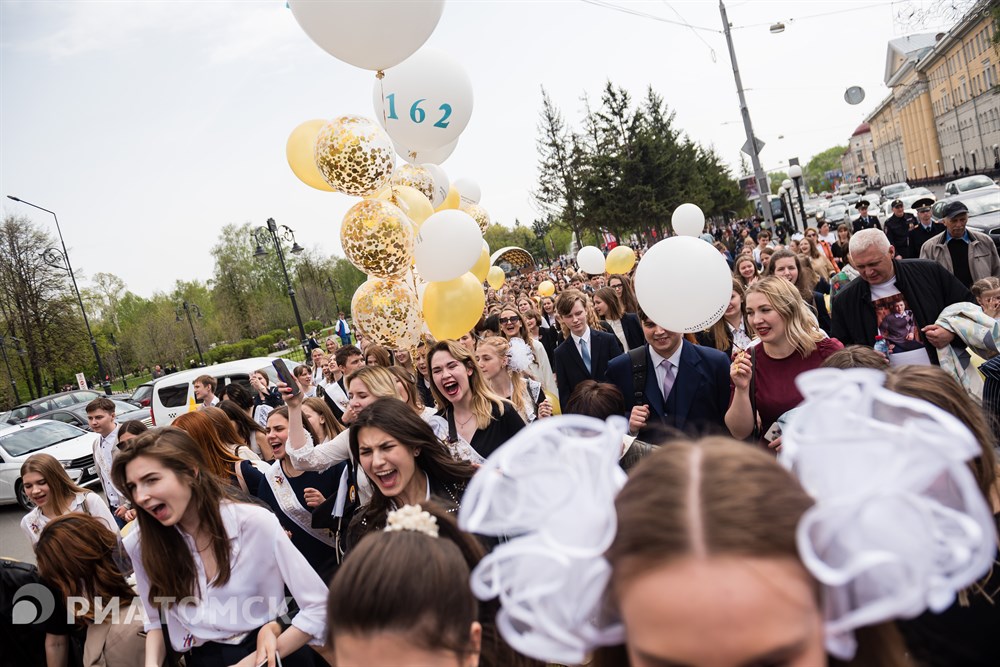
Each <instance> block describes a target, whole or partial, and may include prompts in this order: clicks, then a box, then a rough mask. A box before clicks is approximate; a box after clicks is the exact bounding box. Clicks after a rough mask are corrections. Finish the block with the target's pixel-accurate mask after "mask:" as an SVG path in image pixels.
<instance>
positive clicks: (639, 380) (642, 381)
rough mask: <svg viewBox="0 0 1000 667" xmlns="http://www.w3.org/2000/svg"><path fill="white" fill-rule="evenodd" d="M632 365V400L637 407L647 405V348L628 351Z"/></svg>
mask: <svg viewBox="0 0 1000 667" xmlns="http://www.w3.org/2000/svg"><path fill="white" fill-rule="evenodd" d="M628 358H629V361H630V362H631V363H632V392H633V394H632V398H633V401H634V402H635V404H636V405H645V404H646V346H645V345H642V346H640V347H637V348H635V349H633V350H629V351H628Z"/></svg>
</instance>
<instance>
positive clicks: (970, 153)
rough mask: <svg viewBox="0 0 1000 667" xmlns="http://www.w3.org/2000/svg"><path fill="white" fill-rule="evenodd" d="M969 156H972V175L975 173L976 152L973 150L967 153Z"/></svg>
mask: <svg viewBox="0 0 1000 667" xmlns="http://www.w3.org/2000/svg"><path fill="white" fill-rule="evenodd" d="M969 155H971V156H972V173H973V174H974V173H976V151H975V149H973V150H971V151H969Z"/></svg>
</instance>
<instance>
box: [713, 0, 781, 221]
mask: <svg viewBox="0 0 1000 667" xmlns="http://www.w3.org/2000/svg"><path fill="white" fill-rule="evenodd" d="M719 13H720V14H722V30H723V32H724V33H725V35H726V44H727V45H728V46H729V60H730V61H731V62H732V63H733V78H734V79H736V94H737V96H739V99H740V115H741V116H742V117H743V130H744V132H746V135H747V148H749V149H750V150H749V153H750V162H751V163H752V164H753V175H754V178H755V179H756V180H757V192H758V193H759V199H760V207H761V209H763V210H762V211H761V212H762V213H763V214H764V219H765V220H767V221H768V222H769V223H774V216H773V215H772V214H771V202H770V201H769V200H768V196H769V194H770V192H771V188H770V187H768V185H767V172H765V171H764V167H762V166H761V164H760V151H759V149H758V148H757V138H756V137H754V135H753V124H752V123H751V122H750V110H749V109H748V108H747V100H746V96H745V95H744V94H743V80H742V79H741V78H740V68H739V66H738V65H737V64H736V50H735V49H734V48H733V36H732V34H731V32H730V29H729V28H730V26H729V18H728V17H727V16H726V5H725V4H723V2H722V0H719ZM777 32H780V30H779V31H777Z"/></svg>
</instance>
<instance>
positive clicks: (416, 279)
mask: <svg viewBox="0 0 1000 667" xmlns="http://www.w3.org/2000/svg"><path fill="white" fill-rule="evenodd" d="M288 6H289V8H290V9H291V11H292V14H293V15H294V17H295V20H296V21H297V22H298V23H299V25H300V26H301V27H302V29H303V31H304V32H305V33H306V35H308V36H309V38H310V39H312V40H313V41H314V42H315V43H316V44H317V45H319V46H320V47H322V48H323V49H324V50H325V51H327V52H328V53H329V54H331V55H332V56H334V57H335V58H338V59H340V60H342V61H344V62H346V63H349V64H351V65H355V66H357V67H361V68H363V69H368V70H373V71H375V72H377V74H376V79H375V84H374V87H373V90H372V102H373V107H374V119H375V120H371V119H368V118H363V117H360V116H353V115H347V116H340V117H338V118H334V119H332V120H329V121H324V120H310V121H306V122H304V123H302V124H300V125H299V126H298V127H296V128H295V130H293V131H292V134H291V135H290V136H289V138H288V142H287V144H286V157H287V159H288V164H289V166H290V167H291V169H292V171H293V173H294V174H295V175H296V176H297V177H298V178H299V179H300V180H301V181H302V182H303V183H305V184H306V185H309V186H310V187H313V188H316V189H318V190H323V191H328V192H341V193H343V194H347V195H350V196H354V197H362V198H363V199H362V201H360V202H358V203H357V204H355V205H354V206H352V207H351V209H350V210H349V211H348V212H347V214H346V215H345V216H344V220H343V223H342V225H341V230H340V237H341V244H342V246H343V248H344V253H345V254H346V255H347V258H348V260H350V261H351V263H352V264H354V265H355V266H356V267H357V268H358V269H360V270H361V271H364V272H365V273H367V274H368V277H369V278H368V280H367V281H366V282H365V283H364V284H363V285H362V286H361V287H359V288H358V290H357V291H356V293H355V294H354V298H353V300H352V305H351V308H352V313H353V316H354V319H355V322H356V324H357V326H358V328H359V329H361V330H362V331H364V332H365V333H366V334H368V335H370V336H371V337H372V338H373V339H374V340H376V341H378V342H379V343H381V344H383V345H386V346H388V347H391V348H397V349H399V348H404V349H406V348H413V347H415V346H416V344H417V342H418V340H419V336H420V334H421V333H422V329H423V327H424V325H426V327H427V328H428V329H429V330H430V332H431V333H432V334H433V335H434V336H436V337H438V338H457V337H459V336H461V335H462V334H463V333H466V332H468V331H469V330H470V329H471V328H472V327H473V326H474V325H475V323H476V322H477V321H478V320H479V317H480V316H481V314H482V310H483V306H484V303H485V297H484V294H483V289H482V284H483V281H484V280H489V281H490V284H494V283H497V282H498V283H499V284H502V283H503V277H504V276H503V271H502V270H501V269H499V268H498V267H491V266H490V253H489V248H488V246H487V245H486V243H485V241H484V240H483V232H485V231H486V229H487V228H488V227H489V225H490V217H489V214H488V213H487V212H486V210H485V209H483V208H482V206H480V203H479V202H480V198H481V195H482V192H481V189H480V187H479V185H478V184H477V183H476V182H475V181H473V180H471V179H467V178H466V179H458V180H456V181H454V182H451V181H450V180H449V178H448V175H447V174H446V173H445V171H444V170H443V169H442V168H441V167H440V164H441V163H442V162H444V161H445V160H446V159H447V158H448V157H449V156H450V155H451V154H452V152H453V151H454V150H455V147H456V146H457V144H458V139H459V136H460V135H461V133H462V132H463V130H465V128H466V127H467V126H468V124H469V120H470V118H471V116H472V106H473V93H472V82H471V80H470V78H469V76H468V74H467V73H466V71H465V69H464V68H463V66H462V65H461V63H460V62H459V61H458V60H456V59H455V58H452V57H451V56H449V55H448V54H446V53H443V52H440V51H436V50H433V49H421V47H422V46H423V44H424V43H425V42H426V40H427V38H428V37H430V35H431V33H433V31H434V29H435V27H436V26H437V23H438V21H439V20H440V18H441V13H442V11H443V7H444V2H443V0H409V1H408V2H368V1H353V0H337V1H335V2H314V1H311V0H290V1H289V3H288ZM397 155H398V156H399V157H401V158H402V161H401V162H400V163H399V164H398V165H397V164H396V156H397ZM497 272H499V275H497ZM497 286H498V287H499V285H497Z"/></svg>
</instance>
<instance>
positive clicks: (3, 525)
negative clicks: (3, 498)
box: [0, 505, 35, 563]
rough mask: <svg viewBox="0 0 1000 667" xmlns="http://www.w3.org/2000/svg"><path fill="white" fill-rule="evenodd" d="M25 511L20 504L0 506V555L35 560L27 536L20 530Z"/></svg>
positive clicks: (21, 559) (15, 558) (32, 561)
mask: <svg viewBox="0 0 1000 667" xmlns="http://www.w3.org/2000/svg"><path fill="white" fill-rule="evenodd" d="M24 515H25V511H24V510H23V509H21V506H20V505H3V506H0V556H2V557H4V558H12V559H14V560H19V561H25V562H28V563H34V562H35V554H34V553H33V552H32V550H31V544H29V542H28V537H27V536H26V535H25V534H24V533H23V532H22V531H21V518H22V517H23V516H24Z"/></svg>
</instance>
